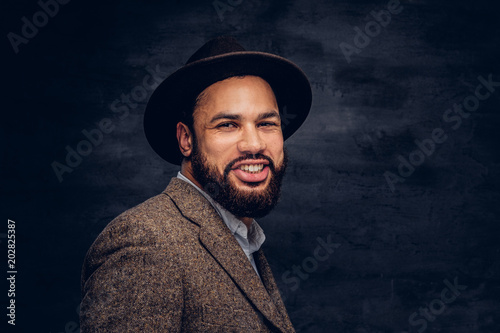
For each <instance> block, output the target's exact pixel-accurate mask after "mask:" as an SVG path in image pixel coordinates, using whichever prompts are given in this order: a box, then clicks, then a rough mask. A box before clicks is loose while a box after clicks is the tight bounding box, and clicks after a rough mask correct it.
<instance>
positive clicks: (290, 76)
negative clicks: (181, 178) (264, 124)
mask: <svg viewBox="0 0 500 333" xmlns="http://www.w3.org/2000/svg"><path fill="white" fill-rule="evenodd" d="M241 75H255V76H259V77H261V78H263V79H264V80H266V81H267V82H268V83H269V85H270V86H271V88H272V89H273V91H274V94H275V95H276V99H277V101H278V105H279V108H280V113H281V117H282V130H283V139H284V140H286V139H288V138H289V137H290V136H291V135H292V134H293V133H294V132H295V131H296V130H297V129H298V128H299V127H300V125H302V123H303V122H304V121H305V119H306V117H307V115H308V114H309V110H310V108H311V100H312V93H311V86H310V84H309V80H308V79H307V77H306V75H305V74H304V72H302V70H301V69H300V68H299V67H297V66H296V65H295V64H294V63H293V62H291V61H289V60H287V59H285V58H282V57H279V56H276V55H274V54H269V53H264V52H252V51H240V52H232V53H229V54H223V55H218V56H213V57H209V58H204V59H202V60H199V61H195V62H192V63H189V64H188V65H186V66H184V67H182V68H180V69H179V70H177V71H176V72H174V73H173V74H172V75H170V76H169V77H168V78H166V79H165V80H164V81H163V82H162V83H161V84H160V85H159V86H158V87H157V88H156V90H155V91H154V93H153V94H152V95H151V98H150V99H149V102H148V104H147V106H146V111H145V114H144V132H145V134H146V138H147V140H148V142H149V144H150V145H151V147H152V148H153V150H154V151H155V152H156V153H157V154H158V155H159V156H160V157H161V158H163V159H164V160H166V161H167V162H170V163H172V164H177V165H180V163H181V161H182V157H183V156H182V154H181V153H180V150H179V145H178V142H177V137H176V125H177V123H178V122H179V121H181V118H182V112H183V110H185V108H189V107H192V105H193V103H194V100H195V99H196V97H197V96H198V95H199V94H200V93H201V92H202V91H203V90H204V89H205V88H207V87H208V86H210V85H212V84H213V83H215V82H218V81H222V80H224V79H227V78H229V77H233V76H241Z"/></svg>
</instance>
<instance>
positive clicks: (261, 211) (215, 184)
mask: <svg viewBox="0 0 500 333" xmlns="http://www.w3.org/2000/svg"><path fill="white" fill-rule="evenodd" d="M193 141H194V145H193V152H192V154H191V166H192V169H193V176H194V178H195V179H196V180H197V181H198V182H199V183H200V184H201V185H202V186H203V190H204V191H205V192H206V193H207V194H208V195H210V196H211V197H212V198H213V199H214V200H215V201H217V202H218V203H219V204H220V205H221V206H222V207H224V208H225V209H226V210H228V211H229V212H231V213H232V214H233V215H234V216H236V217H239V218H241V217H251V218H259V217H263V216H266V215H267V214H269V212H270V211H271V210H272V209H273V208H274V207H275V206H276V204H277V203H278V201H279V198H280V194H281V183H282V181H283V176H284V175H285V171H286V167H287V164H288V152H287V150H286V149H285V148H284V158H283V163H282V164H281V165H280V166H279V168H277V169H276V168H275V165H274V163H273V161H272V160H271V158H269V157H268V156H265V155H263V154H254V155H253V154H247V155H245V156H242V157H239V158H237V159H235V160H233V161H232V162H231V163H229V164H228V165H227V166H226V168H225V169H224V174H223V175H220V174H219V172H218V170H217V168H216V167H215V166H214V165H209V164H208V162H207V158H206V156H205V155H204V154H203V153H202V152H200V151H199V149H198V145H197V143H196V139H194V140H193ZM251 159H265V160H267V161H268V162H269V165H268V167H269V169H270V172H271V180H270V182H269V184H268V185H267V187H266V188H265V189H264V190H263V191H261V192H259V193H253V192H250V193H249V192H247V191H240V190H238V188H236V187H235V186H234V184H232V183H231V182H230V181H229V179H228V174H229V172H230V171H231V168H232V167H233V165H234V164H235V163H237V162H239V161H243V160H251ZM246 184H247V185H248V186H250V187H252V186H253V187H256V186H258V185H259V183H246Z"/></svg>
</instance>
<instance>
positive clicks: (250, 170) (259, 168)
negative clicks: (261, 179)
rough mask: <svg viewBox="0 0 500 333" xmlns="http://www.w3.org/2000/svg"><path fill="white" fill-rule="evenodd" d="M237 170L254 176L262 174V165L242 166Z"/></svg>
mask: <svg viewBox="0 0 500 333" xmlns="http://www.w3.org/2000/svg"><path fill="white" fill-rule="evenodd" d="M237 169H240V170H242V171H245V172H248V173H253V174H256V173H260V172H262V169H264V164H242V165H240V166H239V167H238V168H237Z"/></svg>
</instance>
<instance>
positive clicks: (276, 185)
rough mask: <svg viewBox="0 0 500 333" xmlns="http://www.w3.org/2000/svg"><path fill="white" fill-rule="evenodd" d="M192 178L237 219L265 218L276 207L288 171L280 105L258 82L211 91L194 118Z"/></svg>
mask: <svg viewBox="0 0 500 333" xmlns="http://www.w3.org/2000/svg"><path fill="white" fill-rule="evenodd" d="M193 119H194V124H193V127H194V131H195V133H196V138H195V140H194V142H193V151H192V154H191V167H192V172H193V176H194V178H195V179H196V180H197V181H198V182H199V183H200V184H201V185H202V186H203V187H204V190H205V191H206V192H208V193H209V194H210V195H211V196H212V197H214V199H215V200H216V201H218V202H219V203H220V204H221V205H222V206H223V207H224V208H226V209H227V210H229V211H230V212H232V213H233V214H234V215H236V216H238V217H261V216H264V215H266V214H267V213H269V211H270V210H271V209H272V208H273V207H274V206H275V205H276V203H277V201H278V199H279V194H280V188H281V181H282V178H283V176H284V172H285V169H286V161H287V158H286V151H285V150H284V147H283V134H282V132H281V122H280V116H279V112H278V105H277V103H276V98H275V96H274V93H273V91H272V89H271V87H270V86H269V84H268V83H267V82H266V81H264V80H263V79H262V78H260V77H256V76H244V77H232V78H229V79H226V80H224V81H220V82H217V83H215V84H213V85H211V86H209V87H208V88H207V89H205V91H204V92H203V93H202V98H201V100H200V103H199V105H198V107H197V108H196V109H195V111H194V113H193Z"/></svg>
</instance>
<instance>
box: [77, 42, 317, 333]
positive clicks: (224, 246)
mask: <svg viewBox="0 0 500 333" xmlns="http://www.w3.org/2000/svg"><path fill="white" fill-rule="evenodd" d="M310 106H311V88H310V85H309V82H308V80H307V78H306V77H305V75H304V73H303V72H302V71H301V70H300V69H299V68H298V67H297V66H295V65H294V64H293V63H291V62H290V61H288V60H286V59H284V58H281V57H278V56H275V55H272V54H267V53H262V52H250V51H245V49H243V47H241V46H240V45H239V44H238V43H237V42H236V40H235V39H234V38H231V37H219V38H216V39H214V40H211V41H209V42H208V43H206V44H205V45H204V46H202V47H201V48H200V49H199V50H198V51H197V52H196V53H195V54H194V55H193V56H192V57H191V58H190V59H189V60H188V62H187V63H186V65H185V66H184V67H182V68H181V69H179V70H178V71H176V72H175V73H173V74H172V75H170V76H169V77H168V78H167V79H166V80H165V81H164V82H162V84H161V85H160V86H159V87H158V88H157V89H156V90H155V92H154V94H153V95H152V96H151V99H150V101H149V102H148V105H147V108H146V112H145V116H144V128H145V133H146V137H147V139H148V142H149V143H150V145H151V146H152V148H153V149H154V150H155V151H156V152H157V153H158V154H159V155H160V156H161V157H162V158H163V159H165V160H166V161H168V162H170V163H174V164H179V163H180V164H181V171H180V172H179V173H178V174H177V177H174V178H172V180H171V181H170V184H169V185H168V187H167V188H166V190H165V191H164V192H163V193H162V194H160V195H158V196H155V197H153V198H151V199H149V200H147V201H146V202H144V203H142V204H140V205H138V206H136V207H134V208H132V209H130V210H128V211H126V212H124V213H123V214H121V215H120V216H118V217H117V218H116V219H114V220H113V221H112V222H111V223H110V224H109V225H108V226H106V228H105V229H104V230H103V232H102V233H101V234H100V235H99V236H98V238H97V239H96V241H95V242H94V244H93V245H92V246H91V248H90V250H89V251H88V253H87V256H86V258H85V262H84V266H83V271H82V297H83V299H82V304H81V311H80V321H81V331H82V332H84V333H85V332H294V329H293V327H292V324H291V322H290V319H289V317H288V315H287V312H286V309H285V306H284V304H283V302H282V300H281V297H280V294H279V292H278V288H277V286H276V283H275V281H274V278H273V276H272V273H271V270H270V268H269V265H268V263H267V261H266V259H265V257H264V254H263V253H262V250H261V249H260V246H261V245H262V243H263V242H264V239H265V236H264V233H263V231H262V229H261V227H260V226H259V225H258V224H257V222H256V221H255V220H254V218H256V217H262V216H264V215H266V214H267V213H269V211H270V210H271V209H272V208H273V207H274V206H275V205H276V203H277V201H278V198H279V193H280V188H281V180H282V178H283V175H284V172H285V169H286V163H287V154H286V150H285V149H284V144H283V141H284V139H286V138H288V137H289V136H290V135H291V134H293V133H294V132H295V131H296V130H297V129H298V128H299V126H300V125H301V124H302V123H303V122H304V120H305V118H306V116H307V114H308V113H309V109H310ZM280 113H281V115H280ZM285 117H286V118H285Z"/></svg>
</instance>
